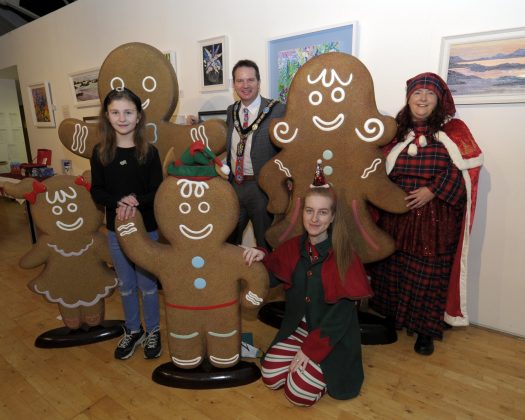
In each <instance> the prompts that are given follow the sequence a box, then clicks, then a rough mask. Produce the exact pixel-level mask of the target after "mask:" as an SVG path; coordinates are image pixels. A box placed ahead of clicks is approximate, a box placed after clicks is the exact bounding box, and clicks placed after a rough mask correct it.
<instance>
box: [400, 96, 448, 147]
mask: <svg viewBox="0 0 525 420" xmlns="http://www.w3.org/2000/svg"><path fill="white" fill-rule="evenodd" d="M446 117H447V116H446V115H445V111H444V109H443V105H442V104H441V100H439V99H438V103H437V105H436V107H435V108H434V110H433V111H432V113H431V114H430V116H429V117H428V119H427V121H426V122H427V126H428V130H429V131H428V134H429V136H430V137H432V138H433V139H435V134H436V133H437V132H438V131H439V130H440V129H441V127H442V126H443V124H444V123H445V121H446ZM396 122H397V133H396V139H398V141H401V140H403V139H404V138H405V137H406V135H407V134H408V132H409V131H410V130H412V129H413V128H414V122H413V121H412V113H411V112H410V107H409V105H408V101H407V103H406V105H405V106H404V107H403V108H402V109H401V111H399V112H398V113H397V115H396Z"/></svg>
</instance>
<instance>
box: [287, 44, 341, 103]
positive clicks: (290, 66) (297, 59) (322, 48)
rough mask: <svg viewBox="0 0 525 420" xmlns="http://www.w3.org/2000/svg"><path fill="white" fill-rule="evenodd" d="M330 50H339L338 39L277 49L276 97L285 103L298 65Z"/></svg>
mask: <svg viewBox="0 0 525 420" xmlns="http://www.w3.org/2000/svg"><path fill="white" fill-rule="evenodd" d="M332 51H341V48H340V46H339V42H338V41H333V42H327V43H324V44H320V45H312V46H309V47H302V48H293V49H290V50H285V51H279V52H278V53H277V69H278V73H279V80H278V92H279V96H278V98H277V99H279V100H280V101H281V102H284V103H286V100H287V98H288V89H289V88H290V83H292V79H293V77H294V75H295V73H297V70H299V67H301V66H302V65H303V64H304V63H306V62H307V61H308V60H310V59H311V58H313V57H316V56H318V55H320V54H324V53H327V52H332Z"/></svg>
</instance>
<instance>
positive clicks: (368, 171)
mask: <svg viewBox="0 0 525 420" xmlns="http://www.w3.org/2000/svg"><path fill="white" fill-rule="evenodd" d="M379 165H381V159H380V158H375V159H374V160H373V161H372V163H371V164H370V166H369V167H368V168H365V170H364V171H363V174H362V175H361V178H362V179H366V178H368V176H369V175H370V174H371V173H374V172H375V171H376V170H377V168H378V167H379Z"/></svg>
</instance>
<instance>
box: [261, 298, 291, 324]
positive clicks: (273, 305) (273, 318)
mask: <svg viewBox="0 0 525 420" xmlns="http://www.w3.org/2000/svg"><path fill="white" fill-rule="evenodd" d="M285 306H286V304H285V302H284V300H279V301H276V302H268V303H265V304H264V305H263V306H262V308H261V309H259V312H258V313H257V318H259V321H261V322H262V323H263V324H266V325H269V326H270V327H274V328H277V329H278V328H281V323H282V322H283V318H284V309H285Z"/></svg>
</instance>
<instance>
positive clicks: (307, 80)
mask: <svg viewBox="0 0 525 420" xmlns="http://www.w3.org/2000/svg"><path fill="white" fill-rule="evenodd" d="M395 132H396V123H395V120H394V118H392V117H387V116H384V115H382V114H380V113H379V112H378V110H377V107H376V104H375V97H374V87H373V82H372V77H371V76H370V73H369V72H368V70H367V68H366V67H365V66H364V65H363V63H361V62H360V61H359V60H358V59H357V58H355V57H353V56H351V55H348V54H344V53H327V54H322V55H320V56H318V57H315V58H313V59H311V60H310V61H308V62H307V63H306V64H304V65H303V66H302V67H301V68H300V69H299V71H298V72H297V73H296V75H295V77H294V79H293V81H292V84H291V86H290V92H289V95H288V103H287V108H286V114H285V116H284V117H283V118H281V119H275V120H273V121H272V123H271V124H270V135H271V138H272V141H273V143H274V144H275V145H276V146H278V147H279V148H281V149H282V150H281V151H280V152H279V153H278V154H277V155H276V156H274V158H273V159H271V160H270V161H268V162H267V163H266V164H265V166H264V167H263V169H262V170H261V175H260V177H259V184H260V185H261V187H262V188H263V189H264V190H265V191H266V193H267V194H268V196H269V199H270V202H269V206H268V210H269V211H270V212H271V213H274V214H284V215H285V217H284V218H283V219H282V220H280V221H279V222H278V223H276V224H274V225H273V226H272V227H271V228H270V229H269V230H268V232H267V240H268V241H269V242H270V244H271V245H272V246H277V245H278V244H280V243H281V242H283V241H285V240H286V239H288V238H290V237H292V236H295V235H297V234H299V233H300V232H301V229H302V224H301V223H300V216H301V204H302V199H303V198H302V197H303V196H304V192H305V191H306V189H307V188H308V186H309V184H310V183H311V182H312V179H311V170H312V169H311V168H314V167H315V165H316V161H317V160H318V159H322V160H323V165H324V172H325V175H326V179H327V181H328V182H329V183H331V184H332V185H333V187H334V188H335V190H336V192H337V194H338V197H339V202H344V203H345V204H346V206H345V207H346V212H347V218H346V220H347V222H348V228H349V231H350V235H351V237H352V241H353V246H354V249H355V250H356V252H357V253H358V254H359V256H360V257H361V259H362V260H363V262H371V261H375V260H379V259H381V258H385V257H386V256H388V255H389V254H391V253H392V252H393V251H394V241H393V240H392V239H391V238H390V237H389V236H388V235H387V234H386V233H385V232H383V231H382V230H380V229H379V228H378V227H377V226H376V224H375V223H374V221H373V220H372V218H371V217H370V214H369V211H368V206H367V203H371V204H373V205H375V206H377V207H379V208H382V209H384V210H386V211H390V212H394V213H403V212H406V211H407V210H408V209H407V207H406V203H405V200H404V197H405V193H404V192H403V191H402V190H401V189H400V188H398V187H397V186H396V185H395V184H394V183H392V182H391V181H390V180H389V179H388V177H387V174H386V171H385V159H384V157H383V155H382V153H381V151H380V146H383V145H385V144H387V143H388V142H389V141H390V140H391V139H392V138H393V137H394V135H395ZM290 179H292V180H293V188H290V187H289V186H290V182H288V186H287V185H286V184H287V180H288V181H289V180H290Z"/></svg>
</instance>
